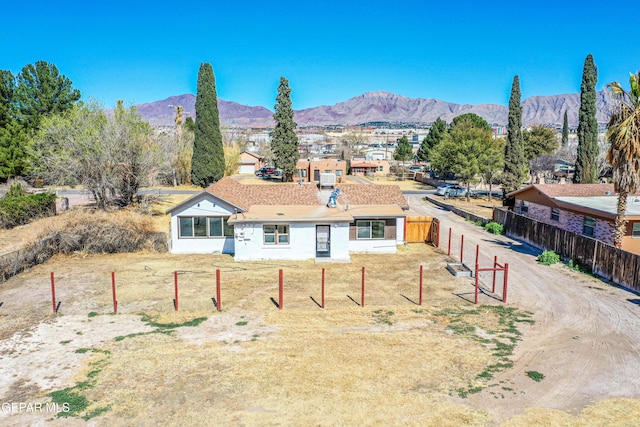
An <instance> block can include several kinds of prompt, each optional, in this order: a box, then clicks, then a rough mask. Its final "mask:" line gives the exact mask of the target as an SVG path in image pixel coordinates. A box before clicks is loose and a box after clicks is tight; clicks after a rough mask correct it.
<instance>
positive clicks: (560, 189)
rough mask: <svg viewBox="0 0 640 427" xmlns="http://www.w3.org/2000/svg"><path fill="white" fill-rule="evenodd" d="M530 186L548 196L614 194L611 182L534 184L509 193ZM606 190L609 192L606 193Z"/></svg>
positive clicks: (527, 188) (519, 191)
mask: <svg viewBox="0 0 640 427" xmlns="http://www.w3.org/2000/svg"><path fill="white" fill-rule="evenodd" d="M532 188H534V189H536V190H538V191H539V192H541V193H542V194H544V195H545V196H547V197H549V198H553V197H590V196H608V195H613V194H615V191H614V189H613V184H534V185H529V186H527V187H525V188H521V189H520V190H517V191H513V192H512V193H509V194H518V193H521V192H523V191H527V190H530V189H532ZM607 192H609V193H608V194H607Z"/></svg>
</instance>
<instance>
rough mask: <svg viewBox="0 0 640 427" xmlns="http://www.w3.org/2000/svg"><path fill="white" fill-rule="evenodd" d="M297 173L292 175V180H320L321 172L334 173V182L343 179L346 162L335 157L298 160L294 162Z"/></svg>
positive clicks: (345, 173)
mask: <svg viewBox="0 0 640 427" xmlns="http://www.w3.org/2000/svg"><path fill="white" fill-rule="evenodd" d="M296 168H297V169H298V173H297V174H296V175H294V176H293V181H294V182H300V179H302V182H315V183H319V182H320V174H321V173H334V174H335V175H336V182H338V183H340V182H342V181H344V177H345V175H347V162H345V161H344V160H336V159H313V160H311V159H306V160H304V159H303V160H298V162H297V163H296Z"/></svg>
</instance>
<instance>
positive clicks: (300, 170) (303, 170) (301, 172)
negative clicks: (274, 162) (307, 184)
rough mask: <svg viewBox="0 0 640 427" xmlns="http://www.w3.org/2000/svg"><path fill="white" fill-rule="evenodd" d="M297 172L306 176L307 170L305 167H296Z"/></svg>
mask: <svg viewBox="0 0 640 427" xmlns="http://www.w3.org/2000/svg"><path fill="white" fill-rule="evenodd" d="M298 173H300V174H301V175H302V177H303V178H306V177H307V170H306V169H298Z"/></svg>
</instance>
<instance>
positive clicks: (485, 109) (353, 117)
mask: <svg viewBox="0 0 640 427" xmlns="http://www.w3.org/2000/svg"><path fill="white" fill-rule="evenodd" d="M195 101H196V97H195V96H194V95H191V94H185V95H179V96H171V97H169V98H167V99H163V100H161V101H156V102H151V103H148V104H140V105H137V108H138V112H139V113H140V115H141V116H142V117H143V118H144V119H145V120H147V121H148V122H149V123H150V124H152V125H154V126H173V125H174V115H175V110H174V108H173V106H176V105H181V106H183V107H184V111H185V116H186V117H188V116H191V117H194V118H195ZM612 106H613V104H612V99H611V96H610V95H609V93H608V92H607V91H600V92H598V93H597V97H596V108H597V116H596V117H597V119H598V123H600V124H606V123H607V121H608V117H609V111H611V109H612ZM218 109H219V111H220V124H221V125H222V126H242V127H249V126H273V124H274V122H273V112H272V111H270V110H268V109H267V108H264V107H259V106H248V105H242V104H239V103H237V102H233V101H225V100H223V99H220V98H218ZM579 109H580V94H579V93H575V94H565V95H554V96H532V97H530V98H527V99H525V100H524V101H523V102H522V123H523V125H525V126H527V125H534V124H544V125H551V126H553V125H555V126H562V123H563V120H564V112H565V111H567V117H568V121H569V127H571V128H575V127H577V125H578V111H579ZM464 113H475V114H477V115H479V116H480V117H482V118H484V119H485V120H486V121H487V122H489V123H490V124H496V125H506V124H507V117H508V114H509V108H508V107H506V106H504V105H498V104H479V105H471V104H454V103H451V102H446V101H441V100H438V99H433V98H407V97H404V96H401V95H397V94H394V93H390V92H384V91H378V92H368V93H365V94H362V95H359V96H356V97H354V98H351V99H349V100H347V101H344V102H339V103H337V104H335V105H332V106H324V105H322V106H319V107H313V108H306V109H304V110H295V111H294V120H295V121H296V122H297V123H298V126H331V125H357V124H362V123H369V122H388V123H422V124H427V123H432V122H433V121H435V120H436V119H437V118H438V117H440V118H441V119H443V120H445V121H446V122H448V123H450V122H451V120H452V119H453V118H454V117H456V116H458V115H460V114H464Z"/></svg>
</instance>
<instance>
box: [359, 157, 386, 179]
mask: <svg viewBox="0 0 640 427" xmlns="http://www.w3.org/2000/svg"><path fill="white" fill-rule="evenodd" d="M350 163H351V170H350V172H349V173H350V174H351V175H366V176H387V175H389V172H391V165H390V163H389V160H384V159H372V158H369V157H353V158H352V159H351V162H350Z"/></svg>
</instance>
